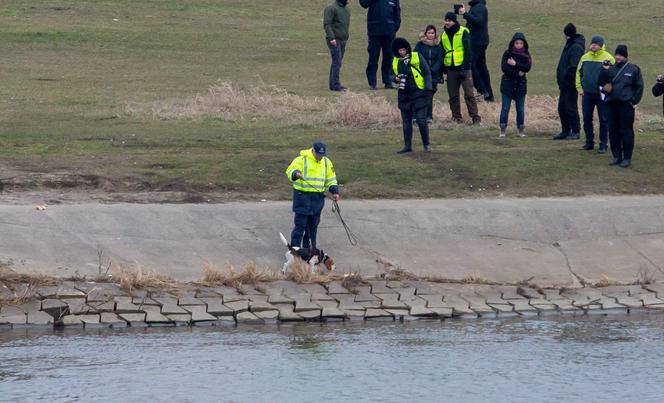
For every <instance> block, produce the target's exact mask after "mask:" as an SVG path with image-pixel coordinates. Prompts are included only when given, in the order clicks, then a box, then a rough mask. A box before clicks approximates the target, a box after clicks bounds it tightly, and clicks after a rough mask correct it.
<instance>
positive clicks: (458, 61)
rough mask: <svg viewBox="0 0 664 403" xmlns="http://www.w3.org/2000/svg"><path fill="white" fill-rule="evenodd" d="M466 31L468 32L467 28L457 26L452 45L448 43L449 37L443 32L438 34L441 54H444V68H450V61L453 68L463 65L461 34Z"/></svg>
mask: <svg viewBox="0 0 664 403" xmlns="http://www.w3.org/2000/svg"><path fill="white" fill-rule="evenodd" d="M466 31H467V32H470V30H469V29H468V28H466V27H463V26H459V30H458V31H457V33H456V34H454V41H453V43H450V37H449V36H447V33H445V31H443V33H442V34H440V41H441V43H442V44H443V52H444V53H445V59H444V63H445V66H447V67H451V66H452V60H454V66H461V65H462V64H463V56H464V49H463V33H464V32H466ZM452 57H454V59H452Z"/></svg>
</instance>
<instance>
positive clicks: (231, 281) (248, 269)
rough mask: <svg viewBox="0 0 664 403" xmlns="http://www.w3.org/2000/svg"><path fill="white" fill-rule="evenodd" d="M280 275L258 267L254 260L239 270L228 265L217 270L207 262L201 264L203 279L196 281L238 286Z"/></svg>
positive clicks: (209, 284)
mask: <svg viewBox="0 0 664 403" xmlns="http://www.w3.org/2000/svg"><path fill="white" fill-rule="evenodd" d="M281 279H283V276H280V275H278V274H276V273H274V272H272V271H271V270H269V269H267V268H263V269H259V268H258V267H257V265H256V263H254V262H249V263H247V264H246V265H245V266H244V268H243V269H242V270H241V271H237V270H235V268H234V267H233V266H231V265H228V266H227V267H226V268H225V269H224V270H219V269H217V268H216V267H214V266H212V265H211V264H209V263H206V264H205V265H204V266H203V279H202V280H201V281H200V282H198V283H199V284H201V285H206V286H210V287H219V286H228V287H234V288H239V287H241V286H242V285H245V284H257V283H261V282H266V281H275V280H281Z"/></svg>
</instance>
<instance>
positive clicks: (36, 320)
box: [26, 311, 54, 326]
mask: <svg viewBox="0 0 664 403" xmlns="http://www.w3.org/2000/svg"><path fill="white" fill-rule="evenodd" d="M53 322H54V319H53V316H51V315H49V314H47V313H46V312H42V311H29V312H28V319H27V322H26V324H28V325H35V326H49V325H50V326H52V325H53Z"/></svg>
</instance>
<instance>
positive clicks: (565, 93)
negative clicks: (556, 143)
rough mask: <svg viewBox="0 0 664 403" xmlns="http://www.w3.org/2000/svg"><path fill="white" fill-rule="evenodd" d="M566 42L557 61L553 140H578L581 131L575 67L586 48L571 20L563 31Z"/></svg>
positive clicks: (584, 41) (584, 40) (583, 39)
mask: <svg viewBox="0 0 664 403" xmlns="http://www.w3.org/2000/svg"><path fill="white" fill-rule="evenodd" d="M563 32H564V33H565V38H567V42H566V43H565V47H564V48H563V52H562V54H561V55H560V60H559V61H558V69H557V71H556V80H557V81H558V88H559V89H560V97H559V98H558V116H560V125H561V126H562V128H561V131H560V133H558V134H556V135H555V136H553V139H554V140H565V139H567V140H578V139H579V137H580V136H579V133H580V132H581V119H580V118H579V102H578V100H579V95H578V93H577V90H576V68H577V67H578V66H579V60H581V56H583V53H584V52H585V49H586V38H584V37H583V35H581V34H579V33H577V32H576V26H574V24H572V23H571V22H570V23H569V24H567V25H566V26H565V29H564V31H563Z"/></svg>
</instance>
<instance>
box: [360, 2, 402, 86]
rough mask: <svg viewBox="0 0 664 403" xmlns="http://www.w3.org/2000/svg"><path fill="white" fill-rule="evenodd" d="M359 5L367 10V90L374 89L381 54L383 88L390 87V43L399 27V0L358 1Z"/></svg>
mask: <svg viewBox="0 0 664 403" xmlns="http://www.w3.org/2000/svg"><path fill="white" fill-rule="evenodd" d="M360 5H361V6H362V7H363V8H366V9H368V12H367V35H368V40H369V46H368V48H367V50H368V52H369V61H368V63H367V70H366V74H367V81H368V82H369V88H371V89H372V90H375V89H376V72H377V71H378V59H379V58H380V52H381V50H382V52H383V61H382V64H381V75H382V80H383V85H384V86H385V88H388V89H389V88H394V87H393V86H392V73H391V72H392V66H391V63H392V57H393V54H392V48H391V46H392V41H394V37H395V36H396V34H397V32H398V31H399V28H400V27H401V5H400V4H399V0H360Z"/></svg>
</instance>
